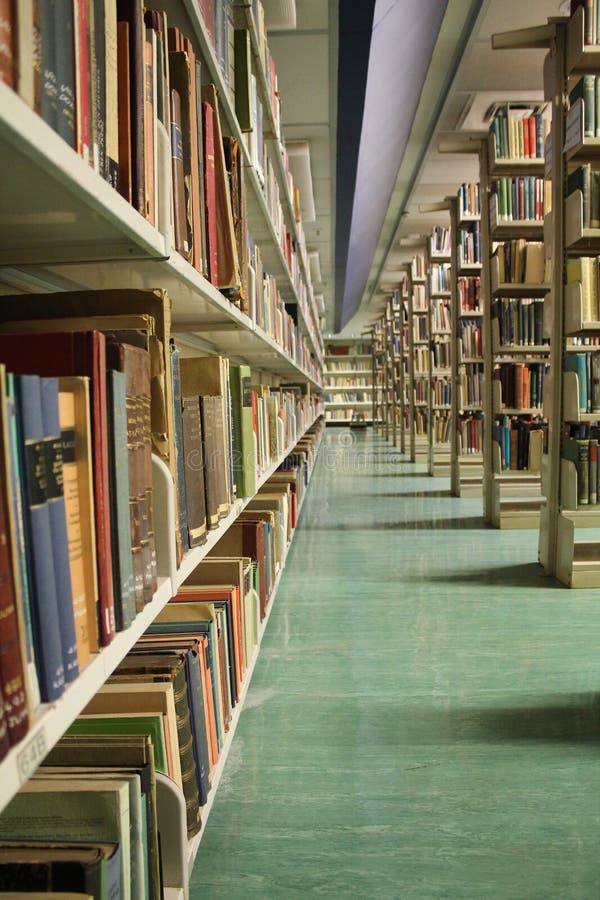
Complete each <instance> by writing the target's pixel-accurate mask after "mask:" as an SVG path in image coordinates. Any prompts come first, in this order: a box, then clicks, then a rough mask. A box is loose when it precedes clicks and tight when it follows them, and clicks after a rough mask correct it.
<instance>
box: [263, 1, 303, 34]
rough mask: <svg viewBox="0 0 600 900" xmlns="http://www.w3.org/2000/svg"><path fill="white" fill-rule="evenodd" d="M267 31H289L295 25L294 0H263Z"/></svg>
mask: <svg viewBox="0 0 600 900" xmlns="http://www.w3.org/2000/svg"><path fill="white" fill-rule="evenodd" d="M263 7H264V11H265V25H266V26H267V31H289V30H290V29H292V28H295V27H296V0H263Z"/></svg>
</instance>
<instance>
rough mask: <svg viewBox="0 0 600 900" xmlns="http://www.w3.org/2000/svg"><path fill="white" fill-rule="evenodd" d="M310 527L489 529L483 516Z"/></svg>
mask: <svg viewBox="0 0 600 900" xmlns="http://www.w3.org/2000/svg"><path fill="white" fill-rule="evenodd" d="M310 527H311V530H313V531H438V530H440V529H442V528H443V529H444V530H446V531H448V530H454V529H463V528H468V529H473V528H475V529H478V530H481V529H482V528H487V526H486V525H484V523H483V519H482V518H481V516H470V517H465V518H462V519H411V520H410V521H406V522H356V523H351V522H336V523H334V524H332V525H324V524H319V523H317V522H311V525H310ZM419 578H421V575H419ZM465 578H466V576H465ZM440 580H443V579H440ZM449 580H451V579H449Z"/></svg>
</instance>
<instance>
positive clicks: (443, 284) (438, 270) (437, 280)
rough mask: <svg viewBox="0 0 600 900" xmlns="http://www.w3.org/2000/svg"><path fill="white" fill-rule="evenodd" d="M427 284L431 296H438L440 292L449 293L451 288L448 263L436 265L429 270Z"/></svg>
mask: <svg viewBox="0 0 600 900" xmlns="http://www.w3.org/2000/svg"><path fill="white" fill-rule="evenodd" d="M429 284H430V290H431V293H432V294H440V293H442V291H449V290H450V288H451V281H450V263H437V264H435V265H432V266H431V267H430V269H429Z"/></svg>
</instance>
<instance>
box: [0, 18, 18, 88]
mask: <svg viewBox="0 0 600 900" xmlns="http://www.w3.org/2000/svg"><path fill="white" fill-rule="evenodd" d="M16 33H17V28H16V22H15V11H14V7H13V0H0V81H4V82H5V83H6V84H7V85H8V86H9V87H11V88H13V89H14V88H15V87H16V84H15V69H16V65H15V37H16Z"/></svg>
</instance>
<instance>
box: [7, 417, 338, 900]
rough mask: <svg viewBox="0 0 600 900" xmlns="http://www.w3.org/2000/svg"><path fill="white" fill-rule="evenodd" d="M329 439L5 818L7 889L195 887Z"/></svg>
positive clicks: (304, 459) (307, 444)
mask: <svg viewBox="0 0 600 900" xmlns="http://www.w3.org/2000/svg"><path fill="white" fill-rule="evenodd" d="M320 433H321V429H320V428H315V429H314V430H313V431H311V432H310V433H309V434H308V435H306V436H305V437H304V438H303V439H302V440H301V441H300V442H299V443H298V445H297V446H296V447H295V448H294V451H293V452H292V454H291V455H290V457H289V458H288V460H287V461H286V464H285V465H284V466H283V467H282V468H281V469H280V470H278V471H277V472H276V473H275V474H274V475H273V476H272V478H271V479H270V480H269V482H268V483H267V484H265V485H264V486H263V488H262V489H261V492H260V493H259V494H258V495H257V497H256V498H255V500H254V501H253V503H252V505H251V506H250V507H248V508H247V510H246V511H245V512H244V513H243V514H242V516H240V518H239V519H238V520H237V521H236V522H235V523H234V524H233V525H232V526H231V528H230V529H229V531H228V532H227V533H226V534H225V535H224V536H223V537H222V539H221V540H220V541H219V543H218V544H217V545H216V547H215V548H214V549H213V551H211V555H210V557H208V558H207V559H206V560H204V561H203V562H202V563H201V564H200V565H199V566H198V567H197V569H196V570H195V571H194V572H193V573H192V574H191V575H190V577H189V578H188V579H187V580H186V582H185V583H184V584H183V585H182V586H181V588H180V590H179V591H178V593H177V594H176V595H175V597H173V598H172V600H171V601H170V602H169V603H168V604H167V606H166V607H164V608H163V610H162V611H161V612H160V613H159V615H158V617H157V619H156V620H155V621H154V622H153V624H152V626H151V627H150V628H149V629H148V631H147V632H146V634H144V635H143V636H142V637H141V638H140V640H139V641H138V642H137V643H136V644H135V646H134V647H133V648H132V650H131V651H130V653H129V654H128V655H127V656H126V657H125V659H124V660H123V661H122V662H121V663H120V664H119V666H118V667H117V668H116V670H115V671H114V673H113V674H112V675H111V676H110V677H109V678H108V680H107V682H106V684H105V685H104V686H103V687H102V688H101V689H100V690H99V692H98V693H97V694H96V696H95V697H94V698H93V699H92V700H91V701H90V703H89V704H88V705H87V706H86V707H85V708H84V710H83V712H82V714H81V715H80V716H79V717H78V718H77V719H76V720H75V722H73V723H72V724H71V726H70V727H69V729H68V731H67V734H66V735H65V737H64V738H62V739H61V740H60V741H59V743H58V744H57V745H56V746H55V747H54V748H53V749H52V750H51V751H50V753H49V755H48V756H47V757H46V758H45V760H44V763H43V765H42V767H40V768H39V769H38V770H37V772H36V773H35V774H34V776H33V778H31V779H30V780H29V781H28V782H27V783H26V784H25V785H24V786H23V787H22V789H21V790H20V792H19V793H18V794H16V795H15V797H14V798H13V800H12V801H11V802H10V803H9V804H8V806H7V807H6V808H5V810H4V811H3V812H2V814H0V841H1V846H2V847H3V849H2V851H0V885H3V886H8V887H9V888H10V889H12V890H18V891H21V890H27V889H28V888H30V887H32V886H36V885H37V886H40V881H38V882H37V883H36V882H35V878H38V879H41V878H42V872H43V879H44V880H43V881H42V882H41V883H43V886H44V887H46V888H48V887H50V888H52V889H55V888H56V889H59V888H60V889H64V890H74V889H76V890H80V889H81V890H83V889H85V890H86V891H89V892H90V893H92V896H94V897H99V898H103V897H123V898H131V900H142V898H145V897H149V898H153V900H155V898H156V900H158V898H160V897H162V896H163V890H164V888H166V887H169V886H177V887H180V888H183V889H184V890H186V889H187V841H188V839H190V838H191V837H193V836H194V835H195V834H197V833H198V831H199V829H200V827H201V824H202V809H203V807H204V806H205V805H206V803H207V800H208V797H209V794H210V791H211V788H212V782H213V780H214V773H215V767H216V765H217V763H218V761H219V758H220V756H221V753H222V750H223V747H224V744H225V739H226V736H227V733H228V731H229V730H230V726H231V722H232V717H233V713H234V710H235V709H236V707H237V705H238V704H239V702H240V699H241V692H242V688H243V686H244V684H245V681H246V680H247V676H248V672H249V670H250V667H251V665H252V662H253V658H254V654H255V650H256V646H257V642H258V639H259V628H260V623H261V620H262V619H263V618H264V615H265V612H266V609H267V607H268V603H269V602H270V599H271V597H272V594H273V590H274V586H275V582H276V579H277V576H278V573H279V571H280V569H281V567H282V565H283V563H284V560H285V554H286V551H287V547H288V544H289V541H290V539H291V535H292V532H293V529H294V528H295V524H296V520H297V514H298V510H299V505H300V503H301V501H302V497H303V495H304V491H305V488H306V484H307V482H308V477H309V474H310V471H311V469H312V466H313V464H314V459H315V455H316V450H317V447H318V441H319V438H320ZM169 786H170V787H169ZM15 838H18V839H20V840H17V841H15ZM34 840H35V841H38V842H39V843H37V844H35V845H33V844H32V843H31V842H33V841H34ZM82 840H83V841H85V842H86V846H85V847H83V846H81V845H80V843H79V842H80V841H82ZM11 841H12V846H11ZM87 845H91V848H93V852H92V851H91V849H90V846H87ZM84 850H85V852H83V851H84ZM36 853H37V854H38V855H37V856H36ZM40 854H41V855H40ZM61 862H62V863H67V862H68V865H61ZM35 866H37V868H35ZM4 878H5V879H6V881H5V882H3V880H2V879H4Z"/></svg>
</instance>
